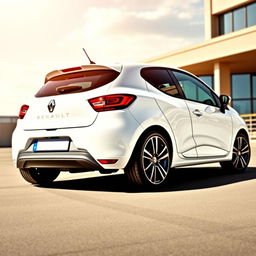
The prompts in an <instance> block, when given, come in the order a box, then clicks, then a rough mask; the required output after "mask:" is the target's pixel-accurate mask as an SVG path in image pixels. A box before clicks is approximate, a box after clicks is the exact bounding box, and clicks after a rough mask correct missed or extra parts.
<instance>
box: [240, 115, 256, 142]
mask: <svg viewBox="0 0 256 256" xmlns="http://www.w3.org/2000/svg"><path fill="white" fill-rule="evenodd" d="M241 117H242V118H243V119H244V121H245V123H246V125H247V127H248V131H249V135H250V138H251V139H256V114H243V115H241Z"/></svg>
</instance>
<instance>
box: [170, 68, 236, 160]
mask: <svg viewBox="0 0 256 256" xmlns="http://www.w3.org/2000/svg"><path fill="white" fill-rule="evenodd" d="M173 74H174V76H175V77H176V79H177V80H178V82H179V84H180V86H181V88H182V90H183V93H184V95H185V98H186V104H187V106H188V108H189V111H190V115H191V120H192V127H193V137H194V139H195V142H196V149H197V154H198V157H219V156H225V155H227V154H228V153H229V151H230V149H231V143H232V118H231V113H230V111H229V110H226V111H225V113H223V112H221V110H220V102H219V98H218V97H217V96H216V94H215V93H214V92H213V91H212V90H211V89H209V87H207V86H206V85H205V84H204V83H203V82H201V81H200V80H199V79H197V78H196V77H194V76H192V75H190V74H188V73H186V72H182V71H179V70H175V71H173Z"/></svg>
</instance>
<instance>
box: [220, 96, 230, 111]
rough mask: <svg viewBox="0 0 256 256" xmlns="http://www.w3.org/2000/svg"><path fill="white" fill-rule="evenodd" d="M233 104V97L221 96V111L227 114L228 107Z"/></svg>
mask: <svg viewBox="0 0 256 256" xmlns="http://www.w3.org/2000/svg"><path fill="white" fill-rule="evenodd" d="M230 102H231V97H229V96H227V95H220V104H221V106H220V111H221V112H222V113H225V109H226V108H227V105H229V104H230Z"/></svg>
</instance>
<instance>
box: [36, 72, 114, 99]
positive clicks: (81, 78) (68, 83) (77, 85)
mask: <svg viewBox="0 0 256 256" xmlns="http://www.w3.org/2000/svg"><path fill="white" fill-rule="evenodd" d="M118 75H119V73H118V72H117V71H115V70H90V71H82V72H76V73H69V74H64V75H60V76H56V77H53V78H52V79H51V80H49V81H47V82H46V83H45V85H44V86H43V87H42V88H41V89H40V90H39V91H38V92H37V94H36V95H35V97H47V96H54V95H61V94H70V93H79V92H85V91H90V90H93V89H95V88H99V87H101V86H103V85H105V84H108V83H110V82H112V81H114V80H115V79H116V78H117V77H118Z"/></svg>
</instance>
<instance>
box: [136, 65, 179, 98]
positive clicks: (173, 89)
mask: <svg viewBox="0 0 256 256" xmlns="http://www.w3.org/2000/svg"><path fill="white" fill-rule="evenodd" d="M141 76H142V77H143V78H144V79H145V80H146V81H147V82H149V83H150V84H152V85H153V86H154V87H156V88H157V89H159V90H160V91H162V92H164V93H166V94H168V95H171V96H174V97H181V95H180V93H179V90H178V88H177V85H176V84H175V82H174V81H173V80H172V78H171V76H170V74H169V72H168V71H167V69H163V68H144V69H143V70H142V71H141Z"/></svg>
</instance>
